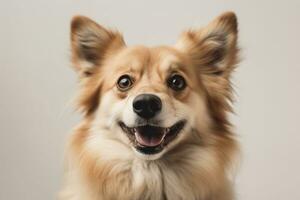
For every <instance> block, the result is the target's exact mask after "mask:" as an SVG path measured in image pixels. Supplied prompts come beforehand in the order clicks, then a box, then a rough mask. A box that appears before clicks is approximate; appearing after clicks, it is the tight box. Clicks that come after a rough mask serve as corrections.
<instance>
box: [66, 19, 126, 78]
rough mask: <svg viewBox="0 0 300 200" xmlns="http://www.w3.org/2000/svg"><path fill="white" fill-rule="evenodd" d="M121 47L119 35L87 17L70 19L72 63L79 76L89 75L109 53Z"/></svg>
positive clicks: (122, 41) (122, 42) (121, 39)
mask: <svg viewBox="0 0 300 200" xmlns="http://www.w3.org/2000/svg"><path fill="white" fill-rule="evenodd" d="M123 46H125V43H124V40H123V37H122V35H121V34H120V33H118V32H113V31H110V30H107V29H105V28H104V27H102V26H100V25H99V24H97V23H96V22H94V21H92V20H90V19H89V18H87V17H83V16H75V17H74V18H73V19H72V22H71V48H72V62H73V65H74V67H75V69H76V70H77V71H79V73H80V74H81V75H91V74H92V73H93V71H94V70H95V68H96V67H99V66H100V65H101V62H102V61H103V60H104V59H105V57H106V56H107V55H108V54H109V53H111V52H113V51H114V50H117V49H119V48H121V47H123Z"/></svg>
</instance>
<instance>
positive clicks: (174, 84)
mask: <svg viewBox="0 0 300 200" xmlns="http://www.w3.org/2000/svg"><path fill="white" fill-rule="evenodd" d="M167 84H168V86H169V87H170V88H172V89H173V90H175V91H180V90H183V89H184V88H185V87H186V82H185V80H184V78H183V77H182V76H181V75H179V74H173V75H171V76H170V77H169V78H168V80H167Z"/></svg>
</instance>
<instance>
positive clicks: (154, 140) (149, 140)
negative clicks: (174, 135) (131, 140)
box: [135, 131, 165, 147]
mask: <svg viewBox="0 0 300 200" xmlns="http://www.w3.org/2000/svg"><path fill="white" fill-rule="evenodd" d="M164 135H165V134H158V135H144V134H140V133H139V132H138V131H136V132H135V138H136V140H137V142H138V143H139V144H141V145H144V146H148V147H154V146H157V145H159V144H160V143H161V142H162V141H163V139H164Z"/></svg>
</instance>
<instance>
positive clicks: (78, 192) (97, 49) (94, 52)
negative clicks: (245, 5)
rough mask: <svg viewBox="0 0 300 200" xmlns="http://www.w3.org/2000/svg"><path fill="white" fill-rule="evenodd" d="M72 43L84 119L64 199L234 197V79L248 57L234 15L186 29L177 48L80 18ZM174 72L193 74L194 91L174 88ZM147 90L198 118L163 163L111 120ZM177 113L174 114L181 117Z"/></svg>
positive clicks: (74, 139) (73, 141) (70, 151)
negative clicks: (130, 38)
mask: <svg viewBox="0 0 300 200" xmlns="http://www.w3.org/2000/svg"><path fill="white" fill-rule="evenodd" d="M71 42H72V62H73V64H74V67H75V69H76V71H78V74H79V77H80V78H79V79H80V85H81V87H80V91H79V95H78V100H77V104H78V108H79V109H80V110H82V111H83V112H84V120H83V121H82V123H81V124H80V125H79V126H78V127H77V128H76V129H75V130H74V133H73V134H72V135H71V137H70V142H69V145H68V147H67V160H66V171H65V183H64V187H63V188H62V191H61V193H60V199H61V200H115V199H122V200H180V199H185V200H186V199H188V200H233V199H234V195H233V190H232V185H231V184H232V183H231V180H230V178H229V176H228V175H229V173H230V170H231V167H232V165H233V164H234V158H235V156H236V153H237V152H238V145H237V142H236V141H235V139H234V134H233V133H232V130H231V124H230V122H229V121H228V117H227V112H228V111H232V109H231V105H230V102H231V100H232V88H231V84H230V75H231V72H232V71H233V70H234V68H235V65H236V64H237V62H238V55H237V54H238V47H237V20H236V17H235V15H234V14H233V13H230V12H228V13H225V14H223V15H221V16H220V17H218V18H217V19H215V20H214V21H213V22H212V23H210V24H209V25H208V26H207V27H204V28H202V29H198V30H190V31H187V32H184V33H183V34H182V36H181V37H180V38H179V40H178V43H177V44H176V45H175V46H174V47H171V46H170V47H167V46H160V47H153V48H148V47H144V46H135V47H127V46H126V44H125V42H124V40H123V38H122V36H121V35H120V33H118V32H112V31H108V30H106V29H105V28H103V27H102V26H100V25H98V24H96V23H95V22H93V21H91V20H89V19H88V18H86V17H81V16H78V17H75V18H74V19H73V21H72V25H71ZM172 71H177V72H179V73H180V74H182V75H183V76H184V78H185V79H186V82H187V85H188V87H187V88H186V89H185V90H184V91H182V92H174V91H172V90H170V89H169V88H168V87H166V78H167V76H168V75H169V74H170V72H172ZM122 74H130V75H131V76H132V77H134V79H135V83H134V85H133V87H132V88H131V89H130V90H129V91H127V92H120V91H119V90H118V89H117V87H116V80H117V79H118V77H119V76H120V75H122ZM143 92H147V93H156V94H158V95H160V97H161V98H162V100H163V102H164V103H165V104H166V105H167V106H169V108H170V109H171V110H174V111H176V112H178V113H179V114H178V113H177V114H178V115H182V116H186V117H188V119H189V120H190V121H189V125H188V126H189V129H185V130H184V132H183V133H182V134H180V135H179V136H178V138H177V139H176V141H174V142H172V143H171V144H170V147H169V148H168V150H167V151H166V152H164V153H163V155H161V157H159V158H158V159H154V160H144V159H141V158H140V157H138V156H137V155H136V154H135V153H134V152H133V150H132V149H131V148H130V143H129V142H128V141H127V138H126V136H125V134H124V133H122V132H121V130H120V129H118V128H117V127H116V125H115V124H114V123H115V122H114V121H110V120H109V119H115V118H114V115H118V116H119V115H120V112H121V110H122V109H123V107H124V105H127V104H126V101H129V99H130V98H132V97H133V96H136V95H137V94H140V93H143ZM179 105H180V106H181V107H180V108H182V110H178V109H179V107H178V106H179ZM176 112H175V114H174V116H173V115H172V116H171V113H165V116H171V118H173V117H176V115H177V114H176ZM181 112H182V113H181ZM166 118H169V117H166ZM169 120H170V119H169ZM166 123H169V122H168V119H166Z"/></svg>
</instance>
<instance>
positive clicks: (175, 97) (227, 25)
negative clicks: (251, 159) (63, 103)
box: [71, 13, 237, 160]
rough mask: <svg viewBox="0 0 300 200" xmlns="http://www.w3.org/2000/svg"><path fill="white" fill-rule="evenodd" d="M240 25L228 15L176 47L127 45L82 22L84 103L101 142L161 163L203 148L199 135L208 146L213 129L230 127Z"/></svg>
mask: <svg viewBox="0 0 300 200" xmlns="http://www.w3.org/2000/svg"><path fill="white" fill-rule="evenodd" d="M236 27H237V25H236V18H235V16H234V15H233V14H232V13H226V14H224V15H222V16H220V17H219V18H217V19H216V20H215V21H213V22H212V23H211V24H210V25H209V26H207V27H206V28H203V29H200V30H195V31H188V32H186V33H184V34H183V35H182V36H181V37H180V39H179V41H178V43H177V44H176V45H175V46H160V47H153V48H148V47H144V46H135V47H127V46H126V45H125V43H124V41H123V38H122V36H121V35H120V34H119V33H116V32H111V31H109V30H106V29H105V28H103V27H101V26H100V25H98V24H96V23H95V22H93V21H91V20H89V19H87V18H85V17H76V18H74V19H73V22H72V33H71V37H72V53H73V54H72V56H73V57H72V58H73V63H74V65H75V67H76V69H77V70H78V72H79V74H80V81H81V83H82V91H81V93H80V96H79V98H80V99H79V105H80V106H81V108H82V109H83V110H84V111H85V113H86V117H87V118H89V119H91V121H92V131H93V134H94V136H95V137H94V139H93V140H102V141H106V142H108V141H110V142H112V143H111V144H118V145H122V146H125V149H127V150H130V151H132V152H134V153H135V154H136V155H137V156H138V157H139V158H142V159H151V160H153V159H158V158H160V157H162V156H163V155H164V154H165V153H166V152H168V151H170V150H171V149H173V148H176V147H178V146H182V145H185V144H192V143H195V141H196V140H197V139H195V134H196V135H197V136H196V138H197V137H198V139H199V138H201V140H203V141H204V140H205V138H204V137H207V138H206V140H209V137H210V136H209V133H210V132H212V131H211V130H212V129H222V128H225V126H226V119H225V116H222V115H224V113H223V112H225V110H226V106H228V104H227V103H226V102H227V99H226V98H230V91H229V90H230V89H229V88H230V85H229V80H228V78H229V76H230V72H231V70H232V68H233V67H232V66H233V65H234V64H235V62H236V52H237V49H236V33H237V28H236ZM216 109H220V110H219V111H216ZM222 111H223V112H222ZM220 120H221V121H222V120H223V122H220ZM218 123H219V124H218ZM223 125H224V127H222V126H223ZM204 133H205V134H204ZM94 142H95V141H94ZM100 143H101V142H99V144H100ZM108 146H113V145H108ZM111 148H113V147H111Z"/></svg>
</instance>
